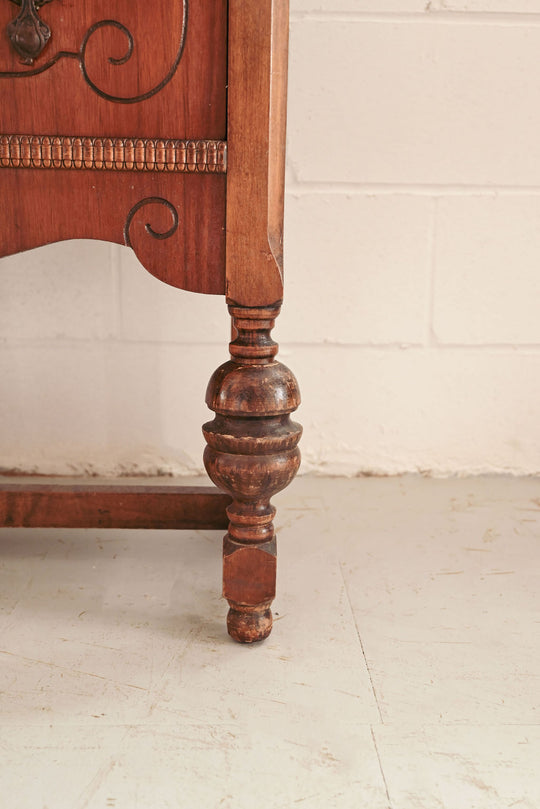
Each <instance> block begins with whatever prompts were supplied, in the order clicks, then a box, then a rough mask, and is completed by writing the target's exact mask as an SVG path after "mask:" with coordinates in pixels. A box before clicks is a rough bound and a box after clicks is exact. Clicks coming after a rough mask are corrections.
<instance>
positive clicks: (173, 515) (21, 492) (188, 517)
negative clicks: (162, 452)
mask: <svg viewBox="0 0 540 809" xmlns="http://www.w3.org/2000/svg"><path fill="white" fill-rule="evenodd" d="M230 502H231V498H230V497H228V496H227V495H226V494H222V493H221V492H219V491H218V490H217V489H214V488H213V487H210V486H157V485H152V486H148V485H141V484H130V485H96V484H90V483H85V484H83V483H68V484H57V483H56V484H55V483H31V482H27V480H25V481H24V482H17V483H13V482H10V483H6V482H3V481H1V480H0V527H9V528H38V527H39V528H155V529H158V528H163V529H169V530H178V529H183V528H191V529H208V530H211V529H220V528H226V527H227V516H226V513H225V509H226V507H227V506H228V505H229V503H230Z"/></svg>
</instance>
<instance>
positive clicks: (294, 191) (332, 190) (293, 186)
mask: <svg viewBox="0 0 540 809" xmlns="http://www.w3.org/2000/svg"><path fill="white" fill-rule="evenodd" d="M286 193H287V195H289V196H308V195H309V194H358V195H367V196H394V195H395V196H400V195H401V196H403V195H408V196H422V197H446V196H454V197H461V196H464V197H465V196H466V197H468V196H486V197H497V196H518V197H530V196H540V185H530V186H528V185H516V186H512V185H466V184H464V185H437V184H433V185H430V184H429V183H426V184H418V183H416V184H415V183H363V182H339V181H338V182H335V181H333V180H317V181H313V180H300V181H298V182H288V183H287V184H286Z"/></svg>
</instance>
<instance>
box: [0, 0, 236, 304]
mask: <svg viewBox="0 0 540 809" xmlns="http://www.w3.org/2000/svg"><path fill="white" fill-rule="evenodd" d="M186 9H187V4H185V3H184V2H183V0H145V2H133V0H62V1H61V2H60V0H53V2H51V3H48V4H46V5H44V6H43V7H42V8H41V9H40V17H41V18H42V19H43V20H44V22H46V23H47V25H48V26H49V28H50V29H51V31H52V36H51V38H50V41H49V42H48V44H47V45H46V47H45V48H44V50H43V52H42V53H41V54H40V55H39V56H38V57H37V58H36V59H35V61H34V63H33V64H32V65H24V64H21V61H20V57H19V56H18V54H17V53H16V52H15V50H14V48H13V46H12V44H11V42H10V41H9V38H8V36H7V35H6V33H5V32H6V29H7V26H8V24H9V22H10V21H11V20H12V19H13V17H14V11H15V10H16V7H15V6H14V5H13V3H10V2H8V1H7V0H2V2H1V3H0V31H3V32H4V34H3V36H0V135H17V134H19V133H23V134H28V135H31V136H49V137H51V136H59V135H64V136H68V137H73V138H75V137H87V138H110V139H130V138H134V137H137V138H141V139H147V140H148V139H150V140H156V139H164V140H171V139H184V140H191V141H196V140H217V141H224V140H225V138H226V100H227V93H226V85H227V2H226V0H197V2H190V3H189V11H188V13H187V15H186V14H185V10H186ZM106 21H112V22H108V23H107V22H106ZM130 36H131V38H132V48H131V55H130V38H129V37H130ZM137 99H142V100H137ZM66 173H67V172H64V171H63V170H58V171H55V172H50V173H49V172H47V177H45V173H44V172H43V171H39V170H38V169H36V170H32V169H26V170H24V171H20V170H19V171H17V170H15V169H11V168H2V169H0V184H1V185H0V187H1V189H2V199H4V200H9V204H3V205H2V206H1V213H2V225H1V227H0V256H2V255H9V254H11V253H17V252H20V251H22V250H27V249H29V248H31V247H36V246H38V245H42V244H48V243H50V242H53V241H60V240H63V239H71V238H95V239H104V240H106V241H112V242H116V243H118V244H124V243H125V226H126V221H127V219H128V216H129V214H130V212H131V211H132V210H133V209H134V208H135V206H137V204H138V203H139V202H140V201H141V200H149V199H153V200H158V199H159V200H161V199H163V200H166V201H167V202H168V203H169V205H170V206H172V207H173V208H174V209H175V211H176V213H177V216H178V220H179V227H178V229H176V230H175V232H174V234H171V238H159V239H157V238H155V237H152V235H151V232H150V231H149V230H146V229H145V228H146V225H147V224H149V225H150V227H151V229H153V231H154V233H158V232H159V233H160V235H162V234H164V233H167V232H169V231H170V229H171V218H170V210H171V209H170V207H166V208H163V210H162V211H159V210H158V209H157V208H156V205H154V210H152V211H150V210H149V209H145V213H150V214H151V215H152V217H154V218H156V219H154V218H151V219H150V220H149V219H146V220H144V221H141V223H140V224H137V223H135V224H134V226H133V227H135V229H136V230H140V233H134V234H132V237H131V240H130V244H131V246H132V247H133V249H134V250H135V252H136V254H137V256H138V258H139V260H140V261H141V263H142V264H143V266H145V267H146V268H147V269H148V270H149V271H150V272H151V273H152V274H153V275H155V276H156V277H158V278H160V279H161V280H163V281H166V282H167V283H169V284H172V285H173V286H178V287H182V288H184V289H190V290H193V291H198V292H206V293H211V294H223V293H224V291H225V245H224V239H223V232H224V227H225V180H224V178H223V176H221V175H218V174H213V175H212V176H209V177H206V175H205V177H204V178H203V177H202V176H200V175H199V174H197V176H196V177H195V178H194V179H196V180H199V181H200V180H203V179H206V180H207V182H206V183H205V182H195V183H193V182H192V179H193V178H192V177H191V176H186V175H183V174H182V175H181V176H178V175H177V176H175V177H174V178H171V177H169V176H168V175H167V174H166V173H165V172H159V171H157V172H152V173H150V172H144V173H137V174H135V173H133V174H129V176H124V175H123V173H122V174H120V173H118V174H116V173H115V175H114V176H108V177H106V178H105V180H103V178H102V179H99V178H98V172H96V171H92V170H88V171H86V170H81V171H80V172H77V174H78V176H77V178H74V177H73V176H72V175H73V172H69V176H68V177H67V178H66V176H65V174H66ZM208 180H209V182H208ZM162 207H163V206H162ZM22 222H24V227H22V226H21V223H22Z"/></svg>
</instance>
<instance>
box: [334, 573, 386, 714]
mask: <svg viewBox="0 0 540 809" xmlns="http://www.w3.org/2000/svg"><path fill="white" fill-rule="evenodd" d="M339 570H340V573H341V578H342V580H343V587H344V588H345V595H346V596H347V601H348V602H349V609H350V611H351V615H352V617H353V621H354V626H355V629H356V635H357V637H358V642H359V644H360V648H361V650H362V656H363V658H364V663H365V664H366V670H367V673H368V677H369V682H370V683H371V690H372V692H373V698H374V700H375V705H376V706H377V711H378V712H379V719H380V720H381V725H384V719H383V715H382V711H381V706H380V704H379V700H378V698H377V692H376V690H375V683H374V682H373V677H372V676H371V671H370V668H369V664H368V661H367V657H366V652H365V649H364V644H363V642H362V638H361V636H360V627H359V626H358V621H357V620H356V615H355V613H354V610H353V605H352V601H351V597H350V595H349V588H348V587H347V582H346V580H345V576H344V574H343V565H342V564H341V562H340V563H339Z"/></svg>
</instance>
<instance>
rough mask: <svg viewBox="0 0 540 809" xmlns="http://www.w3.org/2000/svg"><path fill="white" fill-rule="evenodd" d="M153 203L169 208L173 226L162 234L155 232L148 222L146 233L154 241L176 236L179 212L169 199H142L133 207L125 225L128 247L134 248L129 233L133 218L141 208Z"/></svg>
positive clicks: (125, 239) (125, 238) (125, 237)
mask: <svg viewBox="0 0 540 809" xmlns="http://www.w3.org/2000/svg"><path fill="white" fill-rule="evenodd" d="M152 203H156V204H158V205H164V206H165V208H167V209H168V210H169V211H170V213H171V216H172V225H171V227H170V228H169V229H168V230H165V231H162V232H160V231H157V230H154V228H153V227H152V225H150V223H148V222H147V223H146V225H145V228H144V229H145V230H146V232H147V233H148V234H150V236H152V238H153V239H170V238H171V236H174V234H175V233H176V231H177V230H178V222H179V219H178V211H177V210H176V208H175V207H174V205H173V204H172V202H169V200H168V199H164V198H163V197H146V198H145V199H141V200H140V201H139V202H138V203H137V204H136V205H134V206H133V208H132V209H131V211H130V212H129V214H128V217H127V219H126V224H125V225H124V241H125V243H126V245H127V246H128V247H133V245H132V243H131V237H130V233H129V229H130V227H131V223H132V222H133V217H134V216H135V214H136V213H137V212H138V211H140V209H141V208H143V207H144V206H146V205H151V204H152Z"/></svg>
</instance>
